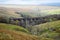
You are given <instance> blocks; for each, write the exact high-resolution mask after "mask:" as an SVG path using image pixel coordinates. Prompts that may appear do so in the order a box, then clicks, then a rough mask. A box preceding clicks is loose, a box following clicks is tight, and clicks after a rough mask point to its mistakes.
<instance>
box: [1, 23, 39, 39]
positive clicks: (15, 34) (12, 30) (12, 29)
mask: <svg viewBox="0 0 60 40" xmlns="http://www.w3.org/2000/svg"><path fill="white" fill-rule="evenodd" d="M28 33H29V32H28V30H26V29H24V28H23V27H21V26H16V25H11V24H4V23H0V40H40V39H39V37H37V36H34V35H30V34H28Z"/></svg>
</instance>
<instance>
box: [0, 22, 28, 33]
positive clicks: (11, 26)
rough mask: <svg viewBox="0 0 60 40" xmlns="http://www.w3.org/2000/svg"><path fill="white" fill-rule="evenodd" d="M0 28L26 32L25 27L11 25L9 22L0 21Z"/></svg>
mask: <svg viewBox="0 0 60 40" xmlns="http://www.w3.org/2000/svg"><path fill="white" fill-rule="evenodd" d="M0 29H7V30H15V31H22V32H26V33H28V30H27V29H25V28H23V27H21V26H16V25H11V24H4V23H0Z"/></svg>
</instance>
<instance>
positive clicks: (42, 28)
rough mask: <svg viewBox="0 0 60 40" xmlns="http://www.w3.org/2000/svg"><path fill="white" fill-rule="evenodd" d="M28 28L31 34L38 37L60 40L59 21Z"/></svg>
mask: <svg viewBox="0 0 60 40" xmlns="http://www.w3.org/2000/svg"><path fill="white" fill-rule="evenodd" d="M30 28H31V30H30V31H31V33H32V34H35V35H38V36H40V37H42V38H51V39H53V40H60V20H59V21H53V22H47V23H44V24H40V25H35V26H32V27H30Z"/></svg>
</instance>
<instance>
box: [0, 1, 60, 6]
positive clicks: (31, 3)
mask: <svg viewBox="0 0 60 40" xmlns="http://www.w3.org/2000/svg"><path fill="white" fill-rule="evenodd" d="M48 3H60V0H0V4H20V5H40V4H48Z"/></svg>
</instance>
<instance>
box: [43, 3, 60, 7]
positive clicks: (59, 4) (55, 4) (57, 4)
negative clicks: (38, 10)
mask: <svg viewBox="0 0 60 40" xmlns="http://www.w3.org/2000/svg"><path fill="white" fill-rule="evenodd" d="M43 5H46V6H60V3H48V4H43Z"/></svg>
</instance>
